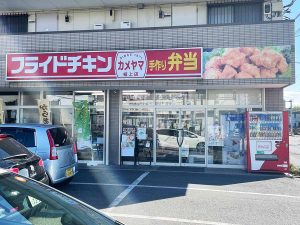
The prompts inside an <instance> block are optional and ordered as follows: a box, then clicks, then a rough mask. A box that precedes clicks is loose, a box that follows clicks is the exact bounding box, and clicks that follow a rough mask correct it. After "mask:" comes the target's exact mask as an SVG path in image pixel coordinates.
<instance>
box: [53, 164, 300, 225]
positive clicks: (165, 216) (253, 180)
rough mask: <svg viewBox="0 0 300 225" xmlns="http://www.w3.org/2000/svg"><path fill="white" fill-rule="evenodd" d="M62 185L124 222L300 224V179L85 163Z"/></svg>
mask: <svg viewBox="0 0 300 225" xmlns="http://www.w3.org/2000/svg"><path fill="white" fill-rule="evenodd" d="M59 189H60V190H62V191H64V192H66V193H68V194H70V195H72V196H74V197H76V198H79V199H80V200H82V201H84V202H87V203H88V204H91V205H92V206H94V207H96V208H97V209H100V210H101V211H102V212H104V213H106V214H108V215H110V216H112V217H114V218H116V219H118V220H120V221H121V222H123V223H125V224H146V225H148V224H151V225H152V224H157V225H160V224H164V225H168V224H172V225H177V224H226V225H232V224H300V213H299V208H300V192H299V190H300V179H299V178H294V179H292V178H288V177H286V176H283V175H278V174H277V175H276V174H247V173H246V172H244V171H240V170H224V169H215V170H214V169H204V168H187V167H182V168H180V167H148V166H145V167H134V166H122V167H119V166H97V167H81V169H80V171H79V173H78V174H77V175H76V176H75V177H74V179H73V181H72V182H71V183H70V184H69V185H66V186H61V187H59Z"/></svg>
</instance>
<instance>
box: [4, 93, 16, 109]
mask: <svg viewBox="0 0 300 225" xmlns="http://www.w3.org/2000/svg"><path fill="white" fill-rule="evenodd" d="M0 99H3V102H4V104H5V106H17V105H18V99H19V94H18V92H5V93H0Z"/></svg>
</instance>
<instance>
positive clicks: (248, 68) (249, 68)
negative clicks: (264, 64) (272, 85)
mask: <svg viewBox="0 0 300 225" xmlns="http://www.w3.org/2000/svg"><path fill="white" fill-rule="evenodd" d="M240 71H241V72H245V73H247V74H250V75H251V76H252V78H260V70H259V68H258V67H257V66H255V65H253V64H249V63H245V64H243V65H242V66H241V67H240ZM237 78H238V77H237Z"/></svg>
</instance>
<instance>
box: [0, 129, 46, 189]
mask: <svg viewBox="0 0 300 225" xmlns="http://www.w3.org/2000/svg"><path fill="white" fill-rule="evenodd" d="M0 168H5V169H8V170H9V171H11V172H14V173H18V174H21V175H23V176H26V177H30V178H33V179H35V180H38V181H40V182H42V183H45V184H48V183H49V179H48V176H47V174H46V171H45V168H44V163H43V160H42V159H41V158H40V157H39V156H37V155H35V154H34V153H32V152H30V151H29V150H28V149H27V148H25V147H24V146H23V145H22V144H20V143H19V142H17V141H16V140H15V139H13V138H12V137H11V136H9V135H6V134H0Z"/></svg>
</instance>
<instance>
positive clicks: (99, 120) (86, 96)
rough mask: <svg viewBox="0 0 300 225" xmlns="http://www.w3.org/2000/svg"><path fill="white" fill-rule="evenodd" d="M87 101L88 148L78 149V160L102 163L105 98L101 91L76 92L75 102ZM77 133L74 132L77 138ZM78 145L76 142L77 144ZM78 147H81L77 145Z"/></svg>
mask: <svg viewBox="0 0 300 225" xmlns="http://www.w3.org/2000/svg"><path fill="white" fill-rule="evenodd" d="M81 101H87V102H88V105H89V115H88V116H89V117H90V118H89V119H90V134H89V135H91V140H89V143H88V146H90V147H89V148H79V149H78V151H79V154H78V158H79V159H80V160H97V161H103V159H104V140H105V136H104V131H105V128H104V124H105V119H104V107H105V96H104V92H103V91H89V92H83V91H80V92H76V93H75V102H77V103H79V102H81ZM76 132H77V131H76V130H74V133H75V135H76V136H77V133H76ZM90 141H91V143H90ZM77 143H78V142H77ZM78 146H79V147H80V146H81V145H78Z"/></svg>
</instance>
